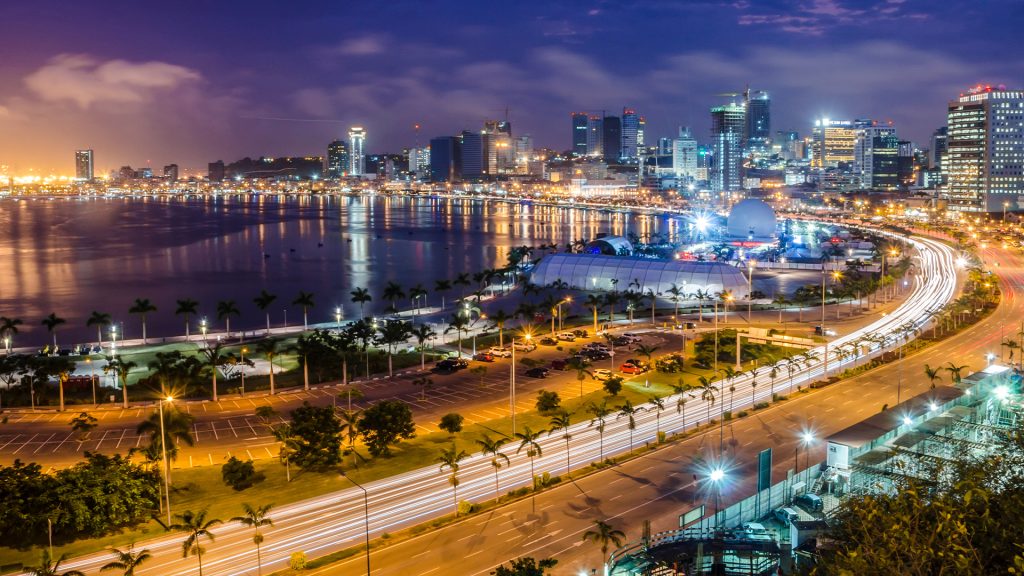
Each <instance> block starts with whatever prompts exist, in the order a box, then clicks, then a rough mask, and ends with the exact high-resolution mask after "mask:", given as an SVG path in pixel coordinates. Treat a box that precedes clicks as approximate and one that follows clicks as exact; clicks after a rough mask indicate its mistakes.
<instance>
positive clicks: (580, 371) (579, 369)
mask: <svg viewBox="0 0 1024 576" xmlns="http://www.w3.org/2000/svg"><path fill="white" fill-rule="evenodd" d="M565 366H566V368H568V369H569V370H575V371H576V379H577V380H579V382H580V398H582V397H583V382H584V380H586V379H587V377H588V376H589V377H591V378H593V377H594V374H593V372H591V371H590V364H589V363H588V362H587V361H586V360H584V359H583V358H579V357H575V356H574V357H572V358H570V359H569V361H568V362H566V364H565Z"/></svg>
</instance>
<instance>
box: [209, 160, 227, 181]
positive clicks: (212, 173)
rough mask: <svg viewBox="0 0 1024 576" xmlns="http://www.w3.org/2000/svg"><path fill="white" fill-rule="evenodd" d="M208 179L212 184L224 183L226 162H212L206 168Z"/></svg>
mask: <svg viewBox="0 0 1024 576" xmlns="http://www.w3.org/2000/svg"><path fill="white" fill-rule="evenodd" d="M206 177H207V178H208V179H209V180H210V182H222V181H223V180H224V161H223V160H217V161H216V162H210V163H209V164H208V165H207V167H206Z"/></svg>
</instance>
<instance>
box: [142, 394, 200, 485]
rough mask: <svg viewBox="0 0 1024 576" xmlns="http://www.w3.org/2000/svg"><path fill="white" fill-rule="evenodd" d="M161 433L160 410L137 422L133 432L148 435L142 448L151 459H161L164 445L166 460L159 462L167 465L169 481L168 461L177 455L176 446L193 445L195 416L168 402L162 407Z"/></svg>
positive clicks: (171, 460)
mask: <svg viewBox="0 0 1024 576" xmlns="http://www.w3.org/2000/svg"><path fill="white" fill-rule="evenodd" d="M163 412H164V422H163V432H164V433H163V435H162V436H161V434H160V429H161V426H160V412H159V411H156V412H152V413H150V415H149V417H148V418H146V419H145V420H143V421H142V422H139V425H138V426H136V427H135V433H136V434H138V435H139V436H149V443H148V444H147V445H146V447H145V448H144V449H143V452H144V453H145V454H146V457H147V458H149V459H150V460H151V461H154V462H155V461H156V460H158V459H162V457H163V456H162V455H163V454H164V449H163V448H162V447H163V446H166V454H167V460H168V461H167V462H164V463H163V464H161V465H162V466H167V478H168V483H170V478H171V470H170V463H171V462H173V461H174V460H175V459H176V458H177V457H178V446H179V445H181V444H185V445H186V446H195V439H194V438H193V437H192V426H193V423H194V422H195V416H193V415H192V414H190V413H188V412H184V411H182V410H179V409H178V408H177V407H176V406H175V405H174V404H171V403H168V404H167V406H165V407H164V411H163Z"/></svg>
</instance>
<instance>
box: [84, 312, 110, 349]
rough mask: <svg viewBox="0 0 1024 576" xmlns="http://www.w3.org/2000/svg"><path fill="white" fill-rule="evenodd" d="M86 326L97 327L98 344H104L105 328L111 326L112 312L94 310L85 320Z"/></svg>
mask: <svg viewBox="0 0 1024 576" xmlns="http://www.w3.org/2000/svg"><path fill="white" fill-rule="evenodd" d="M85 325H86V327H89V328H91V327H93V326H95V327H96V344H98V345H99V346H103V329H104V328H106V327H107V326H110V314H108V313H106V312H97V311H96V310H93V311H92V314H90V315H89V319H88V320H86V321H85Z"/></svg>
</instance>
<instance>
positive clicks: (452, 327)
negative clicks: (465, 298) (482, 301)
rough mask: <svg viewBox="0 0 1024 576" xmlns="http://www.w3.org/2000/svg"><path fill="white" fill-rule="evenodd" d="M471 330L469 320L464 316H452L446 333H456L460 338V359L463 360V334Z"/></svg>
mask: <svg viewBox="0 0 1024 576" xmlns="http://www.w3.org/2000/svg"><path fill="white" fill-rule="evenodd" d="M468 330H469V320H468V319H467V318H466V317H465V316H463V315H462V314H452V317H451V320H449V321H448V327H447V328H445V330H444V333H445V334H447V333H449V332H452V331H454V332H456V333H457V334H458V337H459V358H462V333H463V332H466V331H468Z"/></svg>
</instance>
